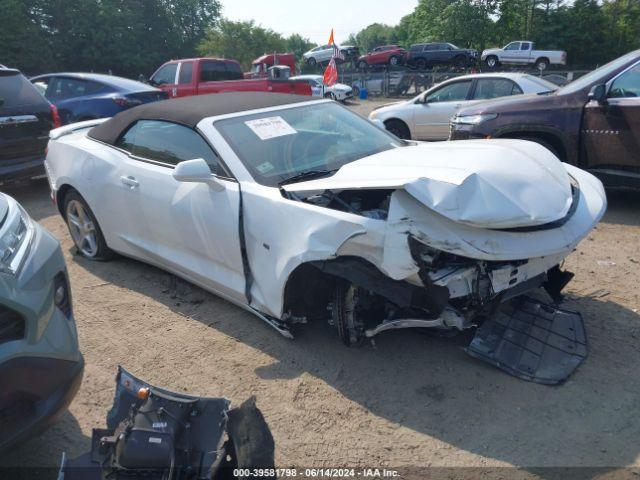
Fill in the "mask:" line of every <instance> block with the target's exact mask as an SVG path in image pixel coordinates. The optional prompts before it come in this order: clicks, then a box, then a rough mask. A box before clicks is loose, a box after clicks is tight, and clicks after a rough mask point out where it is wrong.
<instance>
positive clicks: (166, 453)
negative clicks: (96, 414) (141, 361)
mask: <svg viewBox="0 0 640 480" xmlns="http://www.w3.org/2000/svg"><path fill="white" fill-rule="evenodd" d="M274 449H275V447H274V442H273V437H272V435H271V432H270V430H269V427H268V425H267V424H266V422H265V420H264V417H263V416H262V413H261V412H260V410H259V409H258V408H257V407H256V406H255V398H250V399H249V400H247V401H245V402H244V403H243V404H242V405H240V406H239V407H237V408H230V402H229V400H227V399H225V398H203V397H193V396H190V395H184V394H181V393H175V392H170V391H168V390H164V389H161V388H157V387H154V386H151V385H149V384H148V383H146V382H144V381H142V380H140V379H138V378H136V377H134V376H133V375H131V374H130V373H129V372H127V371H126V370H125V369H123V368H122V367H119V368H118V374H117V376H116V393H115V398H114V403H113V407H112V408H111V410H110V411H109V412H108V414H107V428H103V429H94V430H93V434H92V441H91V451H90V452H89V453H86V454H84V455H82V456H80V457H78V458H76V459H72V460H67V459H66V457H65V456H64V455H63V459H62V465H61V467H60V473H59V475H58V479H59V480H76V479H78V480H79V479H82V480H93V479H95V480H104V479H143V478H144V479H158V480H161V479H162V480H165V479H166V480H179V479H180V480H182V479H184V480H187V479H208V480H224V479H231V478H238V475H236V473H237V471H238V469H249V468H262V469H265V471H266V472H269V469H273V468H274ZM266 478H275V475H273V476H268V475H267V477H266Z"/></svg>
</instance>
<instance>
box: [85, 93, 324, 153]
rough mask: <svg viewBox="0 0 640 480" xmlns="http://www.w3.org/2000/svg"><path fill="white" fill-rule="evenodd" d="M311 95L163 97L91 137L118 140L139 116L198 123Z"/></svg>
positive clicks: (104, 125) (305, 99)
mask: <svg viewBox="0 0 640 480" xmlns="http://www.w3.org/2000/svg"><path fill="white" fill-rule="evenodd" d="M310 100H312V99H311V97H307V96H302V95H288V94H284V93H266V92H229V93H214V94H210V95H196V96H192V97H184V98H176V99H171V100H162V101H160V102H152V103H146V104H144V105H140V106H139V107H135V108H131V109H129V110H125V111H124V112H120V113H118V114H117V115H116V116H114V117H113V118H111V119H109V120H107V121H106V122H104V123H101V124H100V125H97V126H95V127H93V128H92V129H91V130H89V133H88V135H89V136H90V137H91V138H94V139H96V140H99V141H101V142H104V143H108V144H111V145H113V144H115V142H116V141H117V140H118V138H120V135H121V134H122V133H123V132H124V131H125V130H126V129H127V128H129V126H130V125H131V124H132V123H134V122H136V121H138V120H165V121H168V122H174V123H180V124H182V125H186V126H188V127H192V128H193V127H195V126H196V125H197V124H198V122H200V120H202V119H203V118H207V117H213V116H216V115H226V114H229V113H237V112H243V111H246V110H256V109H259V108H269V107H275V106H279V105H288V104H294V103H301V102H308V101H310Z"/></svg>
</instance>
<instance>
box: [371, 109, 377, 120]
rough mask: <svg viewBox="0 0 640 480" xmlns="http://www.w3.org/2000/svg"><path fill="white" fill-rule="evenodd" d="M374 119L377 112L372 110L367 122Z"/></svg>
mask: <svg viewBox="0 0 640 480" xmlns="http://www.w3.org/2000/svg"><path fill="white" fill-rule="evenodd" d="M376 118H378V112H376V111H375V110H374V111H373V112H371V113H370V114H369V120H375V119H376Z"/></svg>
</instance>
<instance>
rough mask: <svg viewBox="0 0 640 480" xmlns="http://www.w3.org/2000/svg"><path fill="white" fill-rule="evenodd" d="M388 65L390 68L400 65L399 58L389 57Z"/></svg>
mask: <svg viewBox="0 0 640 480" xmlns="http://www.w3.org/2000/svg"><path fill="white" fill-rule="evenodd" d="M389 65H391V66H392V67H395V66H397V65H400V58H399V57H396V56H393V57H391V58H390V59H389Z"/></svg>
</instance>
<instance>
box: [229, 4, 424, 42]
mask: <svg viewBox="0 0 640 480" xmlns="http://www.w3.org/2000/svg"><path fill="white" fill-rule="evenodd" d="M221 3H222V6H223V10H222V15H223V16H224V17H225V18H227V19H229V20H255V22H256V24H258V25H261V26H262V27H265V28H270V29H271V30H274V31H276V32H278V33H281V34H282V35H284V36H285V37H287V36H289V35H291V34H292V33H299V34H300V35H302V36H303V37H307V38H308V39H309V40H311V41H312V42H316V43H319V44H322V43H326V42H327V40H329V34H330V33H331V29H332V28H333V29H334V31H335V40H336V43H338V44H340V43H342V42H343V41H344V40H346V38H347V37H348V36H349V34H350V33H357V32H358V31H360V30H362V29H363V28H364V27H366V26H367V25H370V24H372V23H386V24H387V25H397V24H398V22H400V19H401V18H402V17H404V16H405V15H407V14H409V13H411V12H412V11H413V9H414V8H415V7H416V5H418V0H393V1H390V0H311V1H304V0H221Z"/></svg>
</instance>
